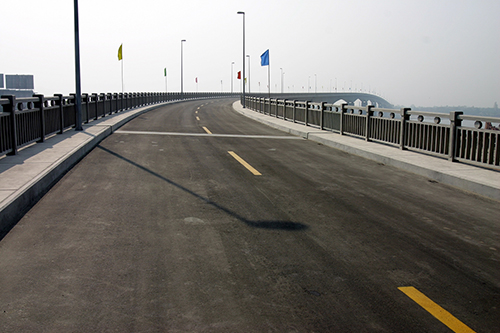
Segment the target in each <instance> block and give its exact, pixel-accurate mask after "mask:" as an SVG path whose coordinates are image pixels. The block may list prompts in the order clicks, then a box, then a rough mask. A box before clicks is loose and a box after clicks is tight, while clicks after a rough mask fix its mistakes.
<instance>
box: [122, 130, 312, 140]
mask: <svg viewBox="0 0 500 333" xmlns="http://www.w3.org/2000/svg"><path fill="white" fill-rule="evenodd" d="M114 133H118V134H136V135H167V136H207V137H208V136H209V137H211V138H245V139H278V140H305V139H304V138H302V137H298V136H278V135H244V134H208V133H179V132H149V131H125V130H117V131H115V132H114Z"/></svg>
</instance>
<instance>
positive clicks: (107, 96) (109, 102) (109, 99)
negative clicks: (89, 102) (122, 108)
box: [106, 93, 113, 115]
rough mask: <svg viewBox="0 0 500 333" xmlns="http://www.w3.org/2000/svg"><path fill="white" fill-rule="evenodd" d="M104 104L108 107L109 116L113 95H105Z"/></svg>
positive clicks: (111, 110)
mask: <svg viewBox="0 0 500 333" xmlns="http://www.w3.org/2000/svg"><path fill="white" fill-rule="evenodd" d="M106 104H107V105H109V114H110V115H112V114H113V105H112V104H113V95H112V94H111V93H107V94H106Z"/></svg>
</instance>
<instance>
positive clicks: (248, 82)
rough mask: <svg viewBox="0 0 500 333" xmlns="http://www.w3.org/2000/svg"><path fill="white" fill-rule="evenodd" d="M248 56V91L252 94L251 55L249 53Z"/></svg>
mask: <svg viewBox="0 0 500 333" xmlns="http://www.w3.org/2000/svg"><path fill="white" fill-rule="evenodd" d="M247 58H248V93H249V94H250V56H249V55H248V54H247Z"/></svg>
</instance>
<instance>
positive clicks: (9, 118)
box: [0, 92, 239, 157]
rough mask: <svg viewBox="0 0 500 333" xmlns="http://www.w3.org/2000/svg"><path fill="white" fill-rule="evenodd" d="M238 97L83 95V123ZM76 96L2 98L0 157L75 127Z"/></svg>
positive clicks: (0, 107) (137, 94) (227, 95)
mask: <svg viewBox="0 0 500 333" xmlns="http://www.w3.org/2000/svg"><path fill="white" fill-rule="evenodd" d="M231 96H233V97H236V96H239V94H236V93H235V94H231V93H216V92H214V93H211V92H202V93H183V94H181V93H145V92H133V93H106V94H105V93H100V94H97V93H93V94H82V99H81V100H82V123H89V122H91V121H93V120H97V119H99V118H102V117H106V115H111V114H113V113H117V112H120V111H125V110H128V109H133V108H137V107H141V106H146V105H152V104H158V103H165V102H169V101H179V100H191V99H199V98H222V97H231ZM75 97H76V95H75V94H70V96H63V95H62V94H55V95H54V96H44V95H33V97H24V98H16V96H14V95H3V96H1V98H0V157H1V156H4V155H16V154H17V153H18V150H19V149H21V148H22V147H25V146H27V145H30V144H32V143H36V142H44V141H45V140H46V139H47V138H48V137H51V136H52V135H54V134H61V133H63V132H64V131H66V130H68V129H70V128H73V127H75V124H76V108H75Z"/></svg>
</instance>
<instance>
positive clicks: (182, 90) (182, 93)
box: [181, 39, 186, 99]
mask: <svg viewBox="0 0 500 333" xmlns="http://www.w3.org/2000/svg"><path fill="white" fill-rule="evenodd" d="M185 41H186V40H185V39H183V40H181V99H184V68H183V67H184V64H183V61H184V59H183V58H184V56H183V47H182V43H184V42H185Z"/></svg>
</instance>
